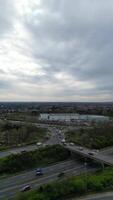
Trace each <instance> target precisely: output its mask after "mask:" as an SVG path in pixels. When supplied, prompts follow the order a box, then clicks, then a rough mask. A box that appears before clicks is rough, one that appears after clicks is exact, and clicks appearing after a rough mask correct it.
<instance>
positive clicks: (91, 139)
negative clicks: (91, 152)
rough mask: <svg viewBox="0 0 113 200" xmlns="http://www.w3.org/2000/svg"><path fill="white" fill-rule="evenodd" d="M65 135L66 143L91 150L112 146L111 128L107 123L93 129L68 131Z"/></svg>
mask: <svg viewBox="0 0 113 200" xmlns="http://www.w3.org/2000/svg"><path fill="white" fill-rule="evenodd" d="M65 135H66V139H67V140H68V141H70V142H74V143H75V144H79V145H82V146H86V147H88V148H92V149H101V148H104V147H107V146H112V145H113V126H112V125H110V124H107V123H106V124H103V125H100V126H95V127H93V128H88V129H86V128H81V129H79V130H72V131H68V132H66V133H65Z"/></svg>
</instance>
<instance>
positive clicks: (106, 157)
mask: <svg viewBox="0 0 113 200" xmlns="http://www.w3.org/2000/svg"><path fill="white" fill-rule="evenodd" d="M66 148H68V149H69V150H70V151H71V152H73V153H76V154H78V155H81V156H83V157H85V158H90V159H92V160H95V161H97V162H100V163H102V164H107V165H110V166H113V147H112V148H109V149H107V150H104V151H100V152H95V151H94V150H90V149H88V148H85V147H83V148H82V147H80V146H77V145H73V146H72V145H69V144H67V145H66Z"/></svg>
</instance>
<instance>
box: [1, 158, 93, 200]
mask: <svg viewBox="0 0 113 200" xmlns="http://www.w3.org/2000/svg"><path fill="white" fill-rule="evenodd" d="M43 170H44V175H43V176H42V177H36V176H35V170H32V171H31V172H25V173H22V174H20V175H17V176H14V177H9V178H7V179H2V180H0V199H3V198H6V197H7V198H8V197H11V196H14V195H15V194H16V193H17V192H19V191H20V189H21V188H22V187H24V186H25V185H27V184H30V185H31V186H32V188H36V187H37V186H39V185H42V184H45V183H48V182H50V181H53V180H56V179H58V174H59V173H61V172H65V173H66V175H67V174H79V173H83V172H85V169H84V164H83V163H80V162H78V161H72V160H69V161H65V162H61V163H58V164H56V165H53V166H49V167H45V168H44V169H43ZM87 170H88V171H89V170H94V169H92V168H91V167H88V168H87Z"/></svg>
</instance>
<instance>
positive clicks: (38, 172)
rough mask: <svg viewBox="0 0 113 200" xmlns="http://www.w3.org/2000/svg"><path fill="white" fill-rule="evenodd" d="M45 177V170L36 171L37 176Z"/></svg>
mask: <svg viewBox="0 0 113 200" xmlns="http://www.w3.org/2000/svg"><path fill="white" fill-rule="evenodd" d="M41 175H43V170H42V169H41V168H38V169H36V176H41Z"/></svg>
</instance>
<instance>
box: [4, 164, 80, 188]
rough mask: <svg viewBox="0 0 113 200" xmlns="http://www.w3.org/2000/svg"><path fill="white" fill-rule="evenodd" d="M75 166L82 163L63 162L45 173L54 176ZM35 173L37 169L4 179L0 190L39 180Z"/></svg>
mask: <svg viewBox="0 0 113 200" xmlns="http://www.w3.org/2000/svg"><path fill="white" fill-rule="evenodd" d="M75 166H76V167H78V166H81V163H80V162H78V161H73V160H68V161H63V162H60V163H57V164H55V165H52V166H48V167H44V168H43V171H44V174H45V175H48V174H52V173H54V172H60V171H63V170H67V169H70V168H73V167H75ZM35 173H36V169H33V170H31V171H27V172H24V173H23V172H22V173H21V174H19V175H16V176H12V177H9V178H4V179H2V180H0V190H1V189H3V188H5V187H6V186H8V185H9V186H11V185H14V183H16V184H22V183H23V182H24V183H27V182H29V181H32V180H34V179H37V177H36V176H35Z"/></svg>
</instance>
